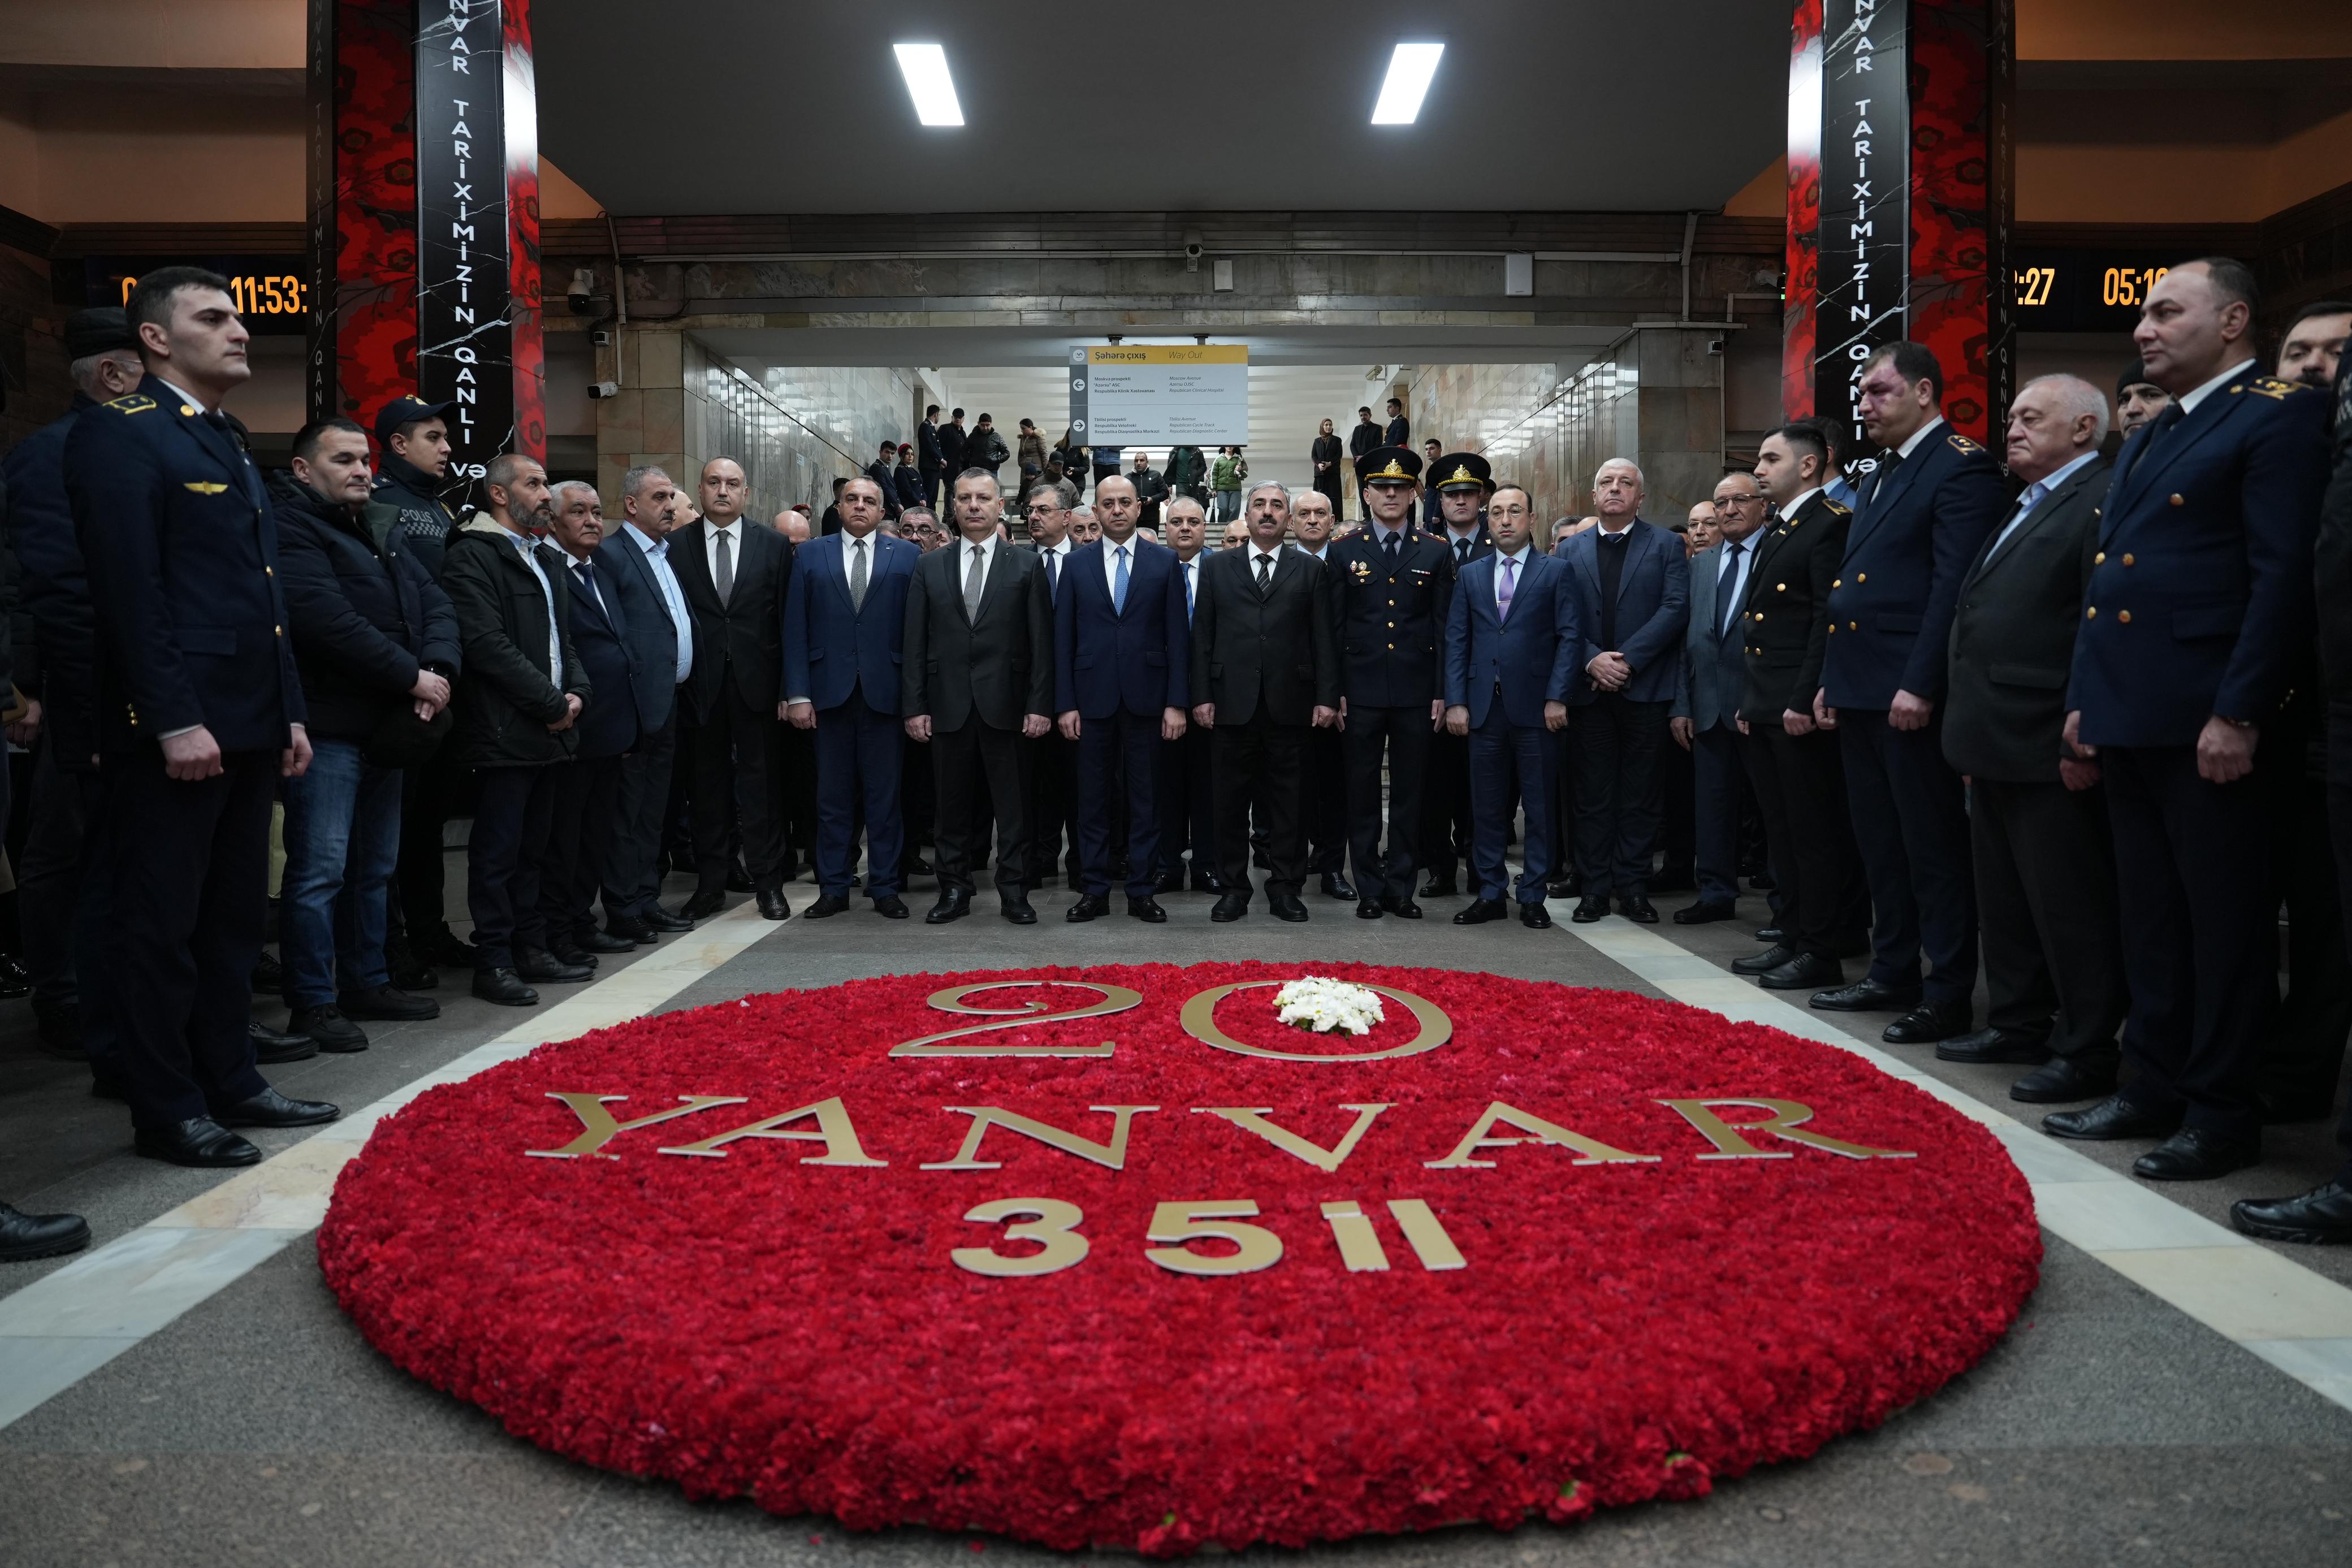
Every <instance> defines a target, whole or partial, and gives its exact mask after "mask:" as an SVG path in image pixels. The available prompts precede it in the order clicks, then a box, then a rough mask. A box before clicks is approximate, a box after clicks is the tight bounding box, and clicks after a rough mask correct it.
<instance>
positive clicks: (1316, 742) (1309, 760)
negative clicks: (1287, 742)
mask: <svg viewBox="0 0 2352 1568" xmlns="http://www.w3.org/2000/svg"><path fill="white" fill-rule="evenodd" d="M1300 766H1301V768H1302V769H1303V770H1304V772H1305V775H1306V789H1307V793H1306V799H1305V800H1304V801H1303V802H1302V804H1301V808H1300V809H1301V810H1302V812H1303V813H1304V817H1305V824H1306V828H1307V875H1309V876H1337V875H1339V873H1343V872H1345V871H1346V870H1347V869H1348V743H1347V738H1346V737H1345V736H1343V735H1342V734H1341V733H1340V732H1339V730H1336V729H1310V730H1309V731H1307V754H1306V756H1305V757H1304V758H1302V759H1301V763H1300Z"/></svg>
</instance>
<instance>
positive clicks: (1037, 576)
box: [898, 538, 1054, 730]
mask: <svg viewBox="0 0 2352 1568" xmlns="http://www.w3.org/2000/svg"><path fill="white" fill-rule="evenodd" d="M964 549H965V543H964V541H963V540H962V539H961V538H958V539H957V540H956V541H955V543H954V544H952V545H950V546H948V547H946V548H945V549H935V550H933V551H931V552H930V553H929V555H927V556H925V557H923V559H921V560H919V561H918V562H917V563H916V564H915V575H914V578H913V580H911V581H910V582H908V585H907V625H906V632H905V643H904V654H905V663H904V664H902V665H901V666H900V667H901V669H902V671H903V677H902V679H901V680H900V682H899V695H898V711H899V712H900V713H901V714H905V715H908V716H913V715H916V714H928V715H929V716H930V719H931V724H932V726H933V727H935V728H937V729H940V730H956V729H961V728H962V727H963V726H964V723H965V721H967V720H968V719H970V718H971V716H972V714H973V713H975V712H977V713H978V714H979V715H980V716H981V719H982V722H983V723H985V724H987V725H988V726H989V727H992V728H994V729H1010V730H1018V729H1019V728H1020V727H1021V721H1022V720H1023V719H1024V717H1026V716H1028V715H1030V714H1033V713H1034V714H1049V715H1050V714H1051V713H1053V711H1054V601H1053V598H1052V596H1051V595H1049V594H1048V593H1047V592H1046V591H1045V560H1044V559H1043V558H1042V557H1040V556H1039V555H1038V554H1037V553H1036V552H1035V551H1034V550H1025V549H1013V547H1012V546H1011V545H1009V544H1008V543H1006V542H1005V541H1003V540H1002V539H1000V540H998V541H997V544H996V548H995V549H993V550H992V551H991V552H990V553H989V560H988V575H987V576H986V577H985V578H984V579H982V583H981V591H980V614H979V615H978V616H977V617H973V616H971V615H967V614H966V613H965V612H964V607H963V576H962V572H963V567H964Z"/></svg>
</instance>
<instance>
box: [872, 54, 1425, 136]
mask: <svg viewBox="0 0 2352 1568" xmlns="http://www.w3.org/2000/svg"><path fill="white" fill-rule="evenodd" d="M891 47H892V48H893V49H894V50H895V51H896V52H897V54H898V74H899V75H901V76H903V77H905V78H907V96H908V97H909V98H911V99H914V100H915V118H916V119H917V120H921V121H922V122H923V123H924V124H925V125H961V124H962V123H963V106H962V105H961V104H960V103H958V102H957V101H956V89H955V78H953V77H951V76H950V75H949V74H948V52H947V50H946V49H944V48H942V47H940V46H939V45H938V44H894V45H892V46H891ZM1394 73H1395V68H1393V67H1391V77H1393V76H1394ZM1423 85H1424V86H1426V85H1427V84H1426V82H1425V81H1424V83H1423ZM1416 101H1418V99H1416Z"/></svg>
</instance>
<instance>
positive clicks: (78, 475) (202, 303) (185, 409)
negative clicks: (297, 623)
mask: <svg viewBox="0 0 2352 1568" xmlns="http://www.w3.org/2000/svg"><path fill="white" fill-rule="evenodd" d="M125 314H126V315H127V316H128V318H129V319H130V322H131V328H132V329H133V330H134V331H135V332H136V333H137V334H138V336H139V349H140V357H141V359H142V361H143V366H144V369H145V371H146V374H145V376H144V377H143V378H142V380H141V382H140V383H139V390H138V391H137V392H133V393H131V395H130V396H128V397H121V398H116V399H115V400H113V401H112V402H108V403H105V404H102V405H101V406H100V407H99V408H96V409H93V410H91V411H89V417H87V418H84V419H81V420H79V421H77V422H76V423H75V424H74V427H73V430H72V432H71V433H70V434H68V436H67V438H66V485H67V491H68V495H69V496H70V497H71V499H72V504H73V515H74V526H75V528H76V529H77V530H78V532H79V536H80V540H81V546H82V556H83V559H85V560H86V561H87V562H88V563H89V580H90V601H91V605H92V609H93V612H94V613H95V616H96V623H97V634H98V638H97V642H98V694H99V746H100V754H101V755H102V756H103V758H104V759H105V761H104V766H103V767H102V768H101V769H100V778H101V779H102V787H103V789H104V792H105V794H104V800H105V812H106V815H107V818H108V820H109V824H110V826H109V833H108V840H107V844H106V851H105V861H104V864H103V867H102V874H103V875H104V876H105V877H106V879H107V882H108V885H109V892H110V897H111V906H112V930H111V932H110V935H109V937H108V939H107V942H106V950H107V956H108V958H109V959H110V968H109V974H108V983H109V985H110V986H111V987H112V988H113V991H114V994H115V997H116V1000H117V1003H118V1009H117V1011H118V1017H117V1019H116V1030H117V1033H118V1036H119V1040H120V1051H119V1057H120V1061H121V1071H122V1079H123V1087H124V1089H125V1091H126V1092H127V1094H128V1096H129V1099H130V1102H131V1123H132V1125H133V1127H134V1128H135V1129H136V1134H137V1137H136V1147H137V1149H138V1152H139V1153H140V1154H142V1155H148V1156H149V1157H151V1158H155V1159H162V1160H168V1161H171V1162H172V1163H173V1164H175V1165H184V1166H248V1165H256V1164H258V1163H259V1162H260V1159H261V1151H260V1150H259V1149H257V1148H256V1147H254V1145H252V1144H250V1143H248V1142H247V1141H246V1140H245V1139H244V1138H242V1137H239V1136H238V1135H237V1134H236V1133H235V1132H233V1131H231V1129H232V1128H236V1127H299V1126H310V1125H313V1124H318V1123H321V1122H330V1121H332V1120H334V1119H335V1117H336V1116H338V1115H340V1114H341V1113H340V1112H339V1111H338V1110H337V1109H336V1108H335V1107H334V1106H332V1105H330V1104H326V1103H321V1102H314V1101H300V1100H289V1099H288V1098H287V1097H286V1096H285V1095H283V1094H280V1093H279V1092H278V1091H277V1090H275V1089H272V1088H271V1087H270V1086H269V1085H268V1083H267V1082H264V1081H263V1079H262V1077H261V1075H260V1073H258V1072H257V1071H255V1070H254V1057H253V1042H252V1040H251V1038H250V1037H249V1036H248V1035H247V1031H246V1023H247V1006H248V998H247V985H248V977H249V976H250V975H251V974H252V972H253V965H254V960H255V958H256V957H257V956H259V954H260V951H261V936H262V925H263V921H264V918H265V916H266V914H267V910H268V863H269V808H270V804H271V801H272V800H273V798H274V797H275V795H276V793H277V785H278V778H279V776H280V775H281V774H282V775H284V776H286V777H289V778H290V777H295V776H299V774H300V773H301V772H302V770H303V769H304V768H306V767H308V766H309V764H310V741H309V739H308V737H306V736H305V735H304V733H303V724H302V720H303V706H302V690H301V686H300V685H299V683H298V681H297V680H296V678H295V674H294V658H293V653H292V650H291V649H290V648H289V645H288V643H287V641H286V603H285V599H284V596H283V595H282V593H281V592H280V591H279V585H278V577H277V561H278V549H277V528H276V524H275V523H274V521H273V520H272V518H271V516H270V511H269V507H268V502H267V500H266V498H265V497H264V494H263V491H262V485H261V476H260V474H259V473H258V472H257V470H256V469H255V468H254V466H253V463H252V461H251V459H249V458H248V457H247V456H246V455H245V450H244V448H243V446H242V445H241V444H238V442H237V441H236V438H235V437H234V435H233V434H231V431H230V427H229V425H228V423H227V420H226V416H225V415H223V414H222V413H221V412H220V402H221V400H222V399H223V398H224V397H225V396H226V395H227V394H228V392H231V391H232V390H234V389H235V388H236V385H237V384H238V383H239V382H243V381H244V380H245V379H246V378H247V376H249V375H251V374H252V369H251V367H250V366H249V365H248V364H247V361H246V342H247V333H246V329H245V327H244V325H243V323H241V322H239V321H238V319H237V317H236V305H235V303H234V302H233V301H232V300H231V299H230V298H229V294H228V284H227V281H226V279H224V278H222V277H217V276H216V275H215V274H213V273H210V272H206V271H204V270H203V269H202V268H199V267H159V268H157V269H156V270H154V271H153V272H151V273H149V274H148V275H147V276H146V277H142V278H141V279H140V280H139V283H138V286H137V287H134V288H133V289H132V290H131V298H130V300H129V302H128V304H127V305H126V306H125Z"/></svg>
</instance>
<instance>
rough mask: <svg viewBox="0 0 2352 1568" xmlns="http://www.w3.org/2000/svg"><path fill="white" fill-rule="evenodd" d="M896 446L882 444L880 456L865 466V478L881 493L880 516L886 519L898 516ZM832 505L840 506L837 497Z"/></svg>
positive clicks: (893, 443) (894, 444)
mask: <svg viewBox="0 0 2352 1568" xmlns="http://www.w3.org/2000/svg"><path fill="white" fill-rule="evenodd" d="M897 470H898V443H897V442H895V441H885V442H883V443H882V446H881V451H880V455H877V457H876V458H875V459H874V461H873V462H871V463H868V464H867V465H866V477H867V478H868V479H871V480H873V481H874V487H875V488H876V489H877V490H879V491H880V492H881V493H882V515H883V516H884V517H897V516H898V472H897ZM834 504H835V506H836V507H837V506H839V505H840V504H841V502H840V497H835V499H834Z"/></svg>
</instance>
